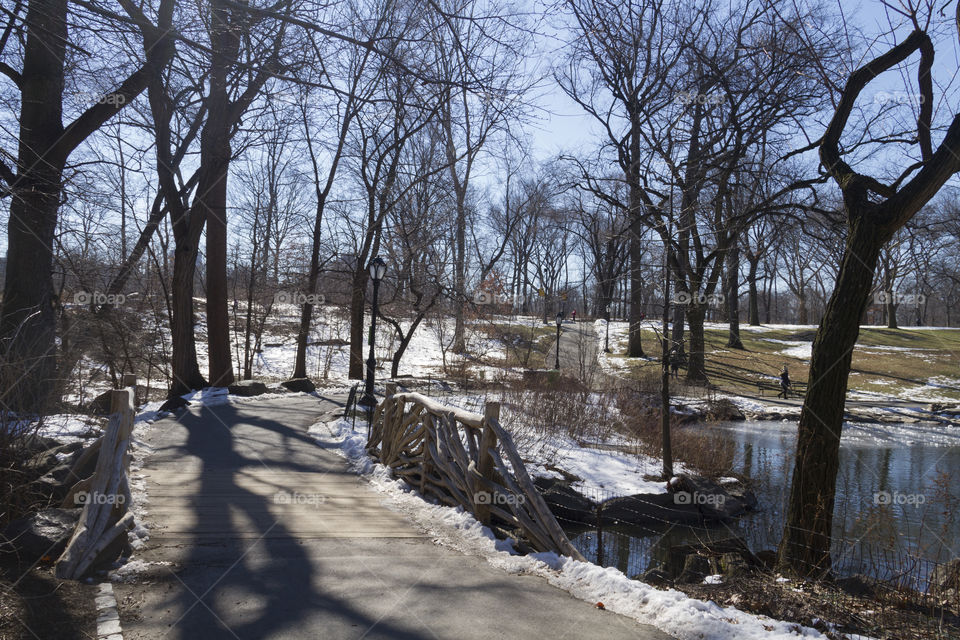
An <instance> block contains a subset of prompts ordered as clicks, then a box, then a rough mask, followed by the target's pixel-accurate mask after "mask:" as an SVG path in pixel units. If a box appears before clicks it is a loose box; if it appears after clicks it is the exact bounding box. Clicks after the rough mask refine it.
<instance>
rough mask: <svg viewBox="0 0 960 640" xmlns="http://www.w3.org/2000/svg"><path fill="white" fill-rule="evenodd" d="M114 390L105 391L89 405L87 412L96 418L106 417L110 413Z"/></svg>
mask: <svg viewBox="0 0 960 640" xmlns="http://www.w3.org/2000/svg"><path fill="white" fill-rule="evenodd" d="M112 397H113V390H108V391H104V392H103V393H101V394H100V395H98V396H97V397H96V398H94V399H93V400H91V401H90V402H89V403H87V411H88V412H89V413H92V414H93V415H95V416H105V415H107V414H109V413H110V405H111V402H112Z"/></svg>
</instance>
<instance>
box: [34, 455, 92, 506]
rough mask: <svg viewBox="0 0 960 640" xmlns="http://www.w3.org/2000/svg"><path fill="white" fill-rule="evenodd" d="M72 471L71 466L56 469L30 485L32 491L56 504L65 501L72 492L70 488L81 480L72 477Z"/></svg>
mask: <svg viewBox="0 0 960 640" xmlns="http://www.w3.org/2000/svg"><path fill="white" fill-rule="evenodd" d="M70 469H71V465H69V464H62V465H59V466H57V467H54V468H53V469H51V470H50V471H49V472H47V473H45V474H44V475H43V476H41V477H39V478H37V479H36V480H34V481H33V482H31V483H30V484H29V485H28V486H29V487H30V491H31V492H33V493H34V494H36V495H40V496H43V497H44V498H47V499H48V500H53V501H54V502H59V501H61V500H63V499H64V498H65V497H66V495H67V492H68V491H69V490H70V487H72V486H73V485H74V483H76V482H77V481H78V480H80V479H81V478H78V477H75V476H73V475H71V473H70Z"/></svg>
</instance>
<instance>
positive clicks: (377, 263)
mask: <svg viewBox="0 0 960 640" xmlns="http://www.w3.org/2000/svg"><path fill="white" fill-rule="evenodd" d="M369 269H370V278H372V279H373V301H372V303H371V307H372V309H371V313H372V316H373V317H371V318H370V357H368V358H367V390H366V393H364V394H363V404H365V405H367V406H369V407H373V406H376V404H377V399H376V398H375V397H374V395H373V371H374V369H375V368H376V365H377V359H376V357H375V356H374V354H373V346H374V344H375V343H376V335H377V310H378V308H377V296H378V295H379V293H380V281H381V280H383V275H384V274H385V273H386V272H387V263H386V262H384V261H383V258H381V257H380V256H377V257H376V258H374V259H373V260H371V261H370V267H369Z"/></svg>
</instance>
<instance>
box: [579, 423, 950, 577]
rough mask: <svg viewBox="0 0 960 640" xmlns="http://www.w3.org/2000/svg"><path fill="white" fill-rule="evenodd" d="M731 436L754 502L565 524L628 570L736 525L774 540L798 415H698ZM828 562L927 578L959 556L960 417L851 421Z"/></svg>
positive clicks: (745, 533) (759, 539)
mask: <svg viewBox="0 0 960 640" xmlns="http://www.w3.org/2000/svg"><path fill="white" fill-rule="evenodd" d="M686 428H696V429H710V430H713V431H714V432H716V433H718V434H721V435H722V437H724V438H728V439H729V440H730V442H731V443H732V444H733V447H734V450H735V452H736V453H735V459H734V466H733V469H732V471H733V472H735V473H738V474H742V475H743V476H745V477H749V478H751V479H752V487H753V489H754V492H755V493H756V495H757V498H758V500H759V502H760V510H759V511H757V512H756V513H753V514H750V515H748V516H745V517H743V518H740V519H738V520H736V521H735V522H732V523H729V524H726V525H717V526H712V527H708V528H690V527H681V526H672V527H671V526H663V527H656V528H638V527H630V528H623V527H619V528H613V529H606V530H604V531H603V532H602V535H601V536H599V537H600V538H601V540H602V545H600V546H599V548H598V532H597V531H596V530H595V529H584V528H579V529H577V528H571V529H569V530H568V535H570V537H571V541H572V542H573V544H574V545H575V546H576V547H577V548H578V549H580V551H581V552H582V553H584V555H586V556H587V558H588V559H591V560H593V561H599V563H600V564H603V565H604V566H615V567H617V568H619V569H620V570H621V571H623V572H624V573H625V574H627V575H628V576H630V577H636V576H638V575H640V574H642V573H643V572H644V571H645V570H646V569H648V568H650V567H651V566H656V565H657V564H659V563H660V562H661V561H663V560H664V559H665V557H666V554H667V552H668V550H669V548H670V547H671V546H673V545H677V544H687V543H693V542H697V541H698V540H704V539H722V538H728V537H731V536H733V535H736V536H740V537H742V538H744V539H745V540H746V541H747V543H748V545H749V546H750V548H751V549H752V550H753V551H755V552H756V551H760V550H766V549H776V547H777V544H778V542H779V540H780V536H781V534H782V532H783V524H784V514H785V507H786V502H787V493H788V491H789V487H790V478H791V476H792V473H793V454H794V450H795V447H796V428H797V427H796V422H793V421H790V422H771V421H751V422H730V423H718V424H710V425H698V426H695V427H686ZM834 539H835V540H834V552H833V555H834V564H835V567H836V569H837V571H838V572H839V573H841V574H848V575H849V574H853V573H867V574H871V575H874V576H876V577H883V576H885V575H889V574H891V573H893V572H895V571H898V570H899V571H903V570H904V567H905V565H907V564H910V565H911V566H910V567H909V569H908V571H909V572H910V573H912V574H914V576H915V579H919V580H923V578H924V577H925V576H926V575H927V574H928V573H929V570H930V568H931V566H932V565H931V563H932V562H945V561H947V560H950V559H951V558H955V557H958V556H960V427H946V426H943V425H938V424H927V423H916V424H906V423H892V424H847V425H845V426H844V433H843V438H842V440H841V447H840V472H839V474H838V478H837V500H836V507H835V510H834Z"/></svg>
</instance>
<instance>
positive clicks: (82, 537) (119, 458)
mask: <svg viewBox="0 0 960 640" xmlns="http://www.w3.org/2000/svg"><path fill="white" fill-rule="evenodd" d="M123 384H124V386H125V388H123V389H116V390H114V391H113V392H112V394H111V397H110V413H111V415H110V423H109V424H108V425H107V430H106V432H105V433H104V434H103V436H101V437H100V439H99V440H97V441H96V442H95V443H94V444H93V445H91V446H90V447H89V448H88V449H87V450H86V451H85V452H84V455H83V456H82V457H81V459H80V460H78V461H77V462H76V463H75V465H74V470H77V469H79V468H81V467H82V466H83V465H84V463H85V462H86V461H88V460H90V456H93V455H96V456H98V457H97V466H96V469H95V470H94V472H93V474H92V475H91V476H90V477H89V478H84V479H82V480H80V481H79V482H77V483H76V484H75V485H74V486H73V487H72V488H71V489H70V491H69V493H68V494H67V497H66V499H65V500H64V506H65V507H73V506H76V505H77V504H81V503H82V504H83V512H82V513H81V514H80V520H79V522H78V523H77V528H76V529H75V530H74V532H73V536H72V537H71V538H70V541H69V542H68V543H67V548H66V549H65V550H64V552H63V554H62V555H61V556H60V558H59V559H58V560H57V563H56V573H57V577H59V578H74V579H76V578H81V577H83V575H84V574H86V573H87V571H89V570H90V569H91V568H93V567H95V566H96V565H98V564H99V563H100V561H101V560H112V558H106V557H105V553H107V552H108V550H109V549H112V548H113V547H114V544H113V543H114V542H116V541H117V540H118V539H119V538H120V536H123V535H126V532H127V530H128V529H130V528H131V527H132V526H133V513H132V512H130V503H131V495H130V481H129V472H130V468H129V467H130V461H129V458H128V456H127V448H128V447H129V445H130V437H131V433H132V432H133V419H134V413H135V408H134V407H135V402H136V384H137V379H136V377H135V376H132V375H125V376H124V377H123Z"/></svg>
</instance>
